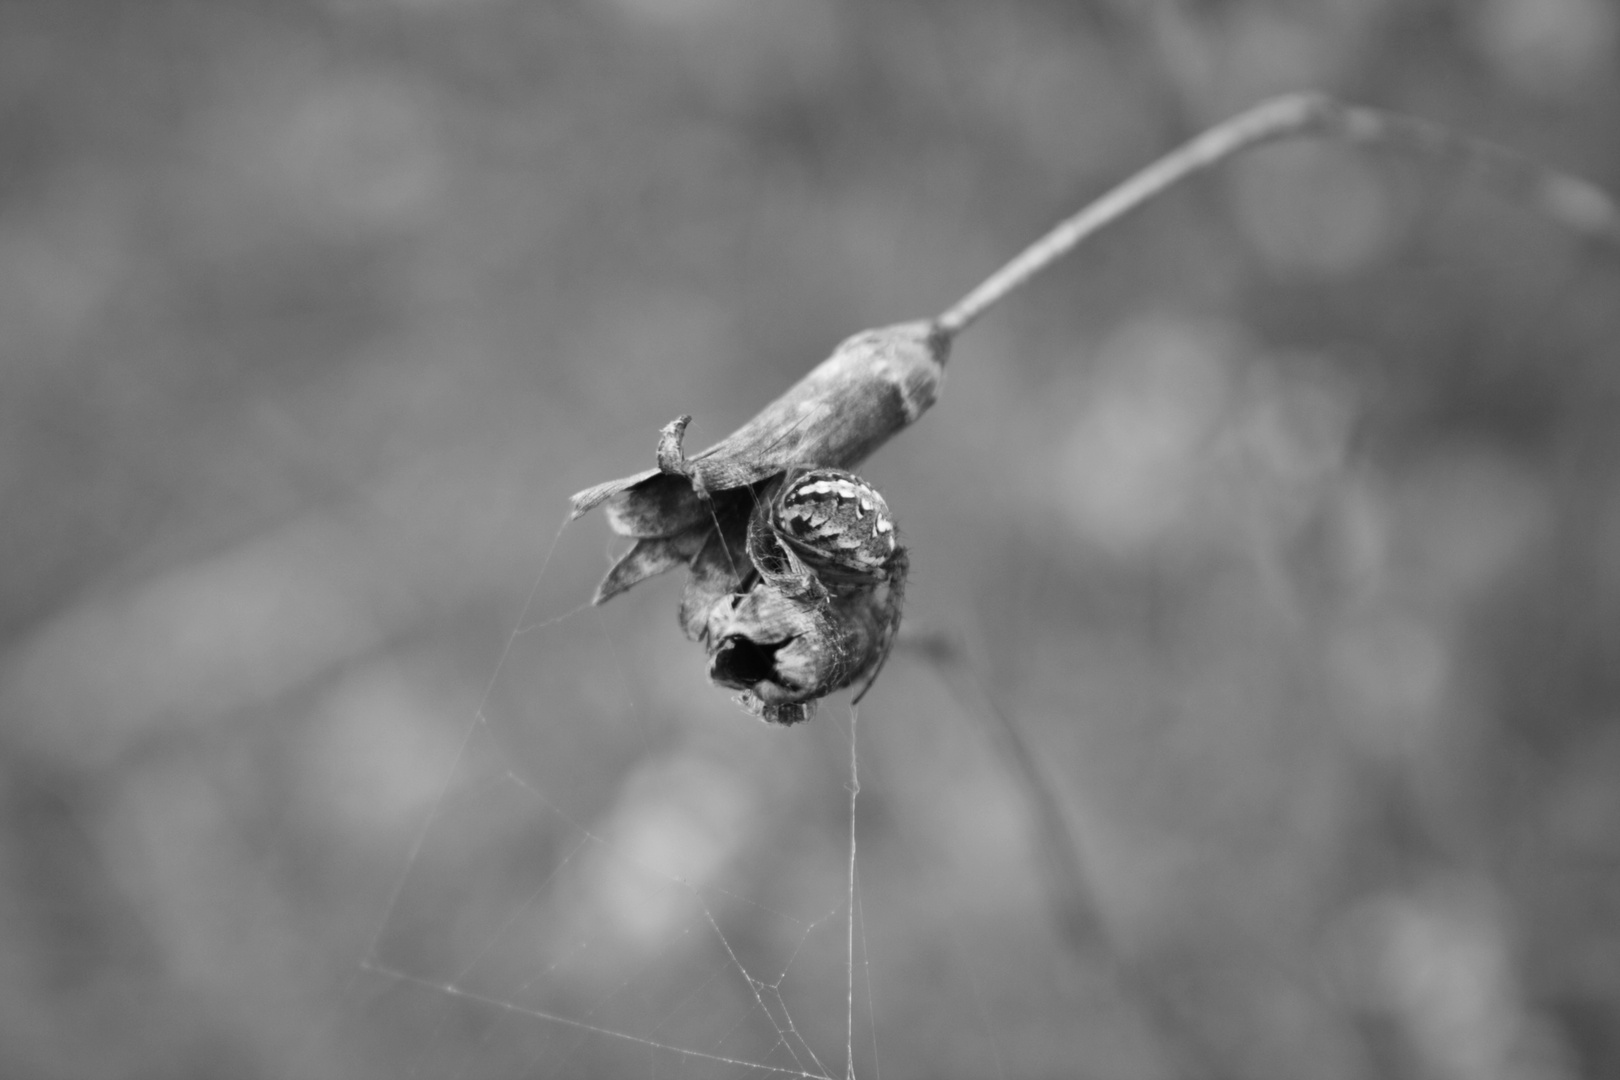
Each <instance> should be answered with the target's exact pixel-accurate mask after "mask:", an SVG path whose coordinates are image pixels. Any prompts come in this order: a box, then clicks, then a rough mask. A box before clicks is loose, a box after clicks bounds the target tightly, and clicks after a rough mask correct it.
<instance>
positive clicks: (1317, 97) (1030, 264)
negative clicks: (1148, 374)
mask: <svg viewBox="0 0 1620 1080" xmlns="http://www.w3.org/2000/svg"><path fill="white" fill-rule="evenodd" d="M1302 137H1307V138H1310V137H1314V138H1323V137H1325V138H1337V139H1342V140H1344V141H1346V142H1356V143H1369V144H1373V145H1378V146H1387V147H1391V148H1394V149H1398V150H1402V151H1406V152H1410V153H1415V154H1418V155H1420V156H1422V157H1427V158H1432V159H1435V160H1438V161H1440V162H1443V163H1449V164H1451V165H1453V166H1456V167H1458V168H1462V169H1466V170H1469V171H1473V172H1476V173H1477V174H1478V175H1479V177H1480V179H1482V180H1483V181H1484V182H1485V183H1486V184H1487V185H1488V186H1490V187H1494V188H1496V189H1498V190H1499V191H1500V192H1502V194H1504V195H1505V196H1506V197H1508V198H1510V199H1512V200H1514V201H1517V202H1522V203H1525V204H1526V205H1528V206H1529V207H1530V208H1531V209H1533V210H1535V211H1536V212H1538V213H1540V214H1543V215H1545V216H1546V217H1548V218H1550V219H1551V220H1553V221H1555V222H1557V223H1558V224H1560V225H1562V226H1563V227H1565V228H1567V229H1569V230H1570V231H1572V232H1574V233H1575V234H1576V235H1577V236H1581V237H1584V238H1586V239H1589V240H1594V241H1598V242H1601V243H1604V244H1609V245H1614V246H1620V210H1617V209H1616V207H1615V203H1614V200H1612V199H1611V198H1610V197H1609V196H1608V195H1607V194H1606V193H1605V192H1603V191H1602V190H1601V189H1599V188H1598V187H1596V186H1594V185H1593V184H1590V183H1588V182H1587V181H1585V180H1582V179H1579V178H1578V177H1574V176H1570V175H1568V174H1566V173H1561V172H1558V171H1556V170H1553V169H1548V168H1545V167H1543V166H1541V165H1538V164H1536V163H1535V162H1533V161H1531V160H1530V159H1529V158H1526V157H1524V156H1523V155H1521V154H1518V153H1516V152H1514V151H1512V150H1508V149H1507V148H1505V147H1502V146H1498V145H1496V144H1494V143H1489V142H1485V141H1483V140H1480V139H1474V138H1470V137H1468V136H1465V135H1459V134H1457V133H1455V132H1452V131H1448V130H1446V129H1445V128H1443V127H1440V126H1439V125H1437V124H1432V123H1429V122H1428V121H1425V120H1419V119H1416V118H1415V117H1410V116H1401V115H1398V114H1395V113H1389V112H1384V111H1382V110H1379V109H1369V108H1364V107H1361V106H1351V105H1345V104H1343V103H1341V102H1338V101H1335V100H1333V99H1332V98H1330V97H1327V96H1325V95H1322V94H1313V93H1304V94H1288V95H1285V96H1283V97H1276V98H1271V99H1269V100H1267V101H1263V102H1261V103H1260V104H1259V105H1256V106H1254V107H1253V108H1252V109H1249V110H1248V111H1246V112H1243V113H1240V114H1238V115H1237V116H1234V117H1232V118H1231V119H1230V120H1227V121H1225V122H1224V123H1221V124H1217V125H1216V126H1215V127H1212V128H1210V129H1209V130H1208V131H1205V132H1203V133H1202V134H1200V135H1198V136H1197V137H1195V138H1193V139H1192V140H1191V141H1190V142H1187V143H1184V144H1183V145H1182V146H1180V147H1179V148H1177V149H1175V150H1173V151H1171V152H1170V153H1169V154H1166V155H1165V156H1164V157H1162V158H1160V159H1159V160H1158V161H1155V162H1154V163H1153V164H1151V165H1149V166H1148V167H1147V168H1145V169H1143V170H1142V171H1141V172H1139V173H1137V174H1136V175H1135V176H1132V177H1131V178H1130V179H1128V180H1126V181H1125V182H1124V183H1122V184H1120V185H1119V186H1117V187H1115V188H1114V189H1113V190H1111V191H1109V192H1108V193H1107V194H1105V195H1103V196H1102V197H1101V198H1100V199H1097V200H1096V201H1095V202H1092V203H1090V204H1089V205H1087V206H1086V207H1085V208H1084V209H1082V210H1081V211H1080V212H1079V213H1077V214H1074V215H1073V216H1071V217H1067V218H1065V219H1063V220H1062V221H1060V222H1058V223H1057V225H1055V226H1053V227H1052V229H1051V230H1050V231H1048V232H1047V233H1046V235H1045V236H1042V237H1041V238H1040V239H1039V240H1037V241H1035V242H1034V243H1033V244H1031V245H1030V246H1029V247H1027V248H1025V249H1024V250H1023V251H1022V252H1020V253H1019V254H1018V255H1017V256H1016V257H1014V258H1013V260H1012V261H1011V262H1009V263H1007V264H1006V265H1005V266H1003V267H1002V268H1001V269H999V270H997V271H996V272H995V273H993V274H991V275H990V276H989V277H988V278H986V279H985V280H984V281H983V282H982V283H981V284H979V285H978V286H977V287H976V288H974V289H973V290H972V291H971V292H969V293H968V294H967V295H966V296H964V297H962V299H960V300H958V301H957V302H956V303H955V304H952V305H951V306H950V307H949V308H947V309H946V310H945V312H944V313H943V314H941V315H940V316H939V317H937V318H936V319H935V320H934V323H933V325H934V327H935V330H936V332H937V333H939V334H940V335H942V336H943V337H945V338H947V339H950V338H954V337H955V336H956V335H957V334H959V333H961V332H962V331H963V330H965V329H967V327H968V326H970V325H972V324H973V323H974V322H975V321H976V320H978V318H979V317H980V316H981V315H983V314H984V313H985V312H986V311H988V310H990V308H992V307H994V306H995V305H996V304H998V303H1000V302H1001V301H1002V300H1003V299H1005V298H1006V297H1007V296H1008V295H1010V294H1011V293H1012V292H1014V291H1015V290H1017V289H1018V288H1020V287H1021V286H1023V285H1024V284H1025V283H1026V282H1028V281H1030V280H1031V279H1032V278H1034V277H1036V276H1038V275H1039V274H1041V273H1042V272H1044V271H1045V270H1046V269H1047V268H1048V267H1050V266H1051V265H1052V264H1054V263H1056V262H1057V261H1058V260H1059V259H1061V258H1063V257H1064V256H1065V255H1067V254H1068V253H1069V252H1071V251H1073V250H1074V249H1075V248H1076V247H1078V246H1079V245H1080V244H1081V243H1082V242H1084V241H1085V240H1086V239H1088V238H1089V237H1090V236H1091V235H1092V234H1094V233H1096V232H1097V231H1098V230H1100V229H1102V228H1103V227H1104V226H1106V225H1109V224H1112V223H1113V222H1115V221H1118V220H1119V219H1120V218H1122V217H1124V216H1126V215H1127V214H1129V213H1130V212H1131V211H1133V210H1135V209H1137V208H1138V207H1140V206H1142V205H1143V204H1144V203H1146V202H1148V201H1149V200H1150V199H1153V198H1155V197H1156V196H1158V195H1160V194H1161V193H1163V192H1164V191H1166V190H1167V189H1169V188H1171V187H1174V186H1175V185H1176V184H1179V183H1181V182H1182V181H1183V180H1185V179H1187V178H1188V177H1190V176H1193V175H1196V174H1197V173H1200V172H1202V171H1204V170H1205V169H1208V168H1210V167H1212V166H1214V165H1218V164H1220V163H1221V162H1223V161H1225V160H1226V159H1227V158H1229V157H1232V156H1234V155H1236V154H1239V153H1241V152H1243V151H1245V150H1249V149H1251V148H1253V147H1257V146H1263V145H1265V144H1267V143H1272V142H1277V141H1280V140H1282V139H1290V138H1302Z"/></svg>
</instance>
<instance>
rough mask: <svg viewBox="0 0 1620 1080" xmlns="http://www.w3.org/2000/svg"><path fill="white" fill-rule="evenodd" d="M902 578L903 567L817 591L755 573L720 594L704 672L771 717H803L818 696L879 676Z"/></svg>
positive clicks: (708, 631) (786, 720) (783, 720)
mask: <svg viewBox="0 0 1620 1080" xmlns="http://www.w3.org/2000/svg"><path fill="white" fill-rule="evenodd" d="M899 559H900V560H901V562H902V563H903V562H904V560H905V552H904V550H903V549H902V550H901V552H900V554H899ZM903 580H904V574H903V568H901V572H899V573H896V575H895V576H894V579H893V580H892V581H886V582H883V583H881V584H878V585H873V586H869V587H865V588H856V589H849V590H846V591H844V592H842V593H840V594H833V595H827V596H824V597H823V598H822V599H810V598H807V597H805V596H802V595H795V594H794V593H791V592H789V591H787V590H785V589H783V588H780V587H778V586H776V585H773V584H771V583H770V582H768V581H760V582H758V583H756V584H755V585H754V587H753V588H752V589H750V590H749V591H748V592H746V593H734V594H732V595H731V596H728V597H725V598H723V599H721V600H720V601H719V602H717V603H716V604H714V606H713V607H711V608H710V610H709V618H708V622H707V625H706V627H705V634H704V636H705V639H706V641H707V642H708V648H709V678H711V679H712V680H714V681H715V682H716V683H719V684H720V685H721V686H729V687H731V688H733V689H736V690H740V691H742V693H740V694H739V695H738V696H737V702H738V703H739V704H740V705H742V706H743V707H744V708H746V709H747V710H748V711H749V712H751V713H753V714H754V715H756V716H759V717H761V718H762V719H764V720H767V721H770V722H771V723H777V724H795V723H798V722H799V721H801V720H804V719H806V718H808V717H809V716H810V714H811V713H812V712H813V711H814V707H815V701H816V699H818V698H821V697H825V696H826V695H828V694H830V693H832V692H833V691H835V690H841V689H843V688H844V687H846V686H849V685H851V684H853V683H855V682H856V681H857V680H859V679H861V678H863V677H864V678H866V680H867V685H868V686H870V685H871V680H872V679H875V678H876V677H877V673H878V671H879V670H880V669H881V668H882V666H883V662H884V660H885V659H887V657H888V654H889V649H890V647H891V646H892V645H893V643H894V634H895V631H896V629H897V628H898V626H899V622H900V605H901V600H902V596H901V593H902V585H901V582H902V581H903ZM864 692H865V690H864V688H863V690H862V693H864Z"/></svg>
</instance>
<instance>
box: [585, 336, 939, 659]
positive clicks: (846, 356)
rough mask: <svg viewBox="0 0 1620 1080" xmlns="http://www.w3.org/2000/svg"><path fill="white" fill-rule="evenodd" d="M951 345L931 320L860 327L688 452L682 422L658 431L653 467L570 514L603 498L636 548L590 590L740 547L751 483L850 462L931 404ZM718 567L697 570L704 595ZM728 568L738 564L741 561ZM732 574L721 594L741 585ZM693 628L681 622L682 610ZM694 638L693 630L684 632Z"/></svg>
mask: <svg viewBox="0 0 1620 1080" xmlns="http://www.w3.org/2000/svg"><path fill="white" fill-rule="evenodd" d="M948 345H949V340H948V338H947V337H945V336H944V335H943V334H941V333H939V332H938V331H937V330H936V329H935V327H934V326H933V324H931V323H905V324H902V325H899V326H891V327H887V328H885V329H881V330H868V331H865V332H863V333H860V334H856V335H855V336H854V337H852V338H850V339H849V340H847V341H845V342H844V343H843V344H842V345H840V346H839V347H838V349H837V350H836V351H835V352H834V353H833V355H832V356H831V357H829V358H828V359H827V360H824V361H822V363H820V364H819V365H817V366H816V367H815V368H814V369H812V370H811V371H810V372H809V373H808V374H807V375H805V377H804V378H802V379H800V380H799V381H798V382H797V383H795V384H794V385H793V386H792V387H790V388H789V389H788V391H787V392H786V393H784V394H783V395H782V396H781V397H779V398H777V399H776V400H775V401H773V402H771V403H770V404H769V405H767V406H765V408H763V409H761V410H760V412H759V413H758V415H756V416H755V417H754V418H753V419H752V420H750V421H748V423H746V424H744V425H743V426H742V427H740V428H738V429H737V430H736V431H735V432H733V433H732V434H731V435H730V436H728V437H727V438H725V439H722V440H721V441H720V442H719V443H716V444H715V445H714V446H712V447H710V448H709V449H707V450H705V451H703V452H702V453H701V454H698V455H697V456H695V457H687V456H685V454H684V453H683V451H682V450H681V437H682V435H683V434H684V433H685V430H686V424H687V422H688V421H689V419H690V418H689V417H681V418H680V419H678V420H676V421H674V422H673V423H671V424H669V425H668V426H666V427H665V428H664V431H663V433H662V436H661V438H660V440H659V446H658V467H657V468H655V469H649V470H647V471H645V472H640V473H636V474H635V475H633V476H626V477H622V478H620V479H618V480H612V481H609V482H608V483H605V484H598V485H597V486H596V487H593V488H588V489H586V490H585V491H581V492H580V493H579V494H577V495H575V496H574V497H573V505H574V511H573V516H574V517H576V518H577V517H579V516H580V515H582V514H585V513H587V512H588V511H590V510H591V509H592V508H594V507H596V506H600V505H602V504H603V503H606V504H607V505H606V507H605V508H604V509H605V512H606V514H607V519H608V525H609V526H610V527H611V528H612V529H613V531H614V532H616V533H619V534H620V535H621V536H628V537H632V538H634V539H635V541H636V543H635V544H634V545H633V546H632V547H631V548H630V550H629V551H627V552H626V553H625V554H624V555H623V556H622V557H621V558H620V559H619V561H618V563H616V564H615V565H614V566H613V568H612V569H610V570H609V571H608V574H607V577H606V578H605V579H604V580H603V582H602V584H601V586H600V587H599V588H598V589H597V592H596V597H595V602H596V603H602V602H603V601H605V600H607V599H609V598H610V597H612V596H614V595H616V594H617V593H620V592H622V591H624V590H625V589H628V588H630V587H631V586H632V585H634V584H636V583H637V582H639V581H644V580H646V579H647V578H649V577H653V576H654V575H657V574H661V573H663V572H664V571H666V570H671V569H673V568H675V567H676V566H680V565H683V564H684V565H688V566H692V567H693V570H694V575H697V574H698V573H699V569H698V563H699V562H701V561H704V560H705V558H706V555H705V553H706V552H709V551H710V538H711V534H716V533H718V535H719V537H720V540H721V544H720V548H719V552H720V553H721V554H724V553H725V552H730V553H733V554H734V553H736V552H740V551H742V550H743V546H744V543H745V542H746V539H747V520H748V514H749V513H750V512H751V511H752V509H753V507H754V505H755V503H756V502H757V500H758V498H759V496H760V494H761V489H762V488H763V487H764V486H765V485H767V484H769V483H770V482H772V481H774V480H776V479H777V478H778V477H780V476H782V475H783V474H784V473H785V472H787V471H788V470H790V469H795V468H805V469H809V468H815V467H818V466H831V467H834V468H841V469H843V468H850V467H852V466H854V465H856V464H858V463H860V462H861V461H862V460H864V459H865V458H866V456H867V455H868V454H870V453H871V452H872V451H873V450H876V449H877V448H878V447H879V446H881V445H882V444H883V443H884V442H886V441H887V440H888V439H889V438H890V437H891V436H892V435H894V434H895V433H896V432H898V431H900V430H901V429H903V428H905V427H906V426H907V425H908V424H910V423H911V422H912V421H914V420H916V419H917V418H918V417H919V416H921V415H922V414H923V413H924V412H925V411H927V409H928V407H929V406H931V405H932V404H933V403H934V400H935V398H936V397H937V396H938V393H939V385H940V381H941V379H942V378H943V377H944V362H945V357H946V350H947V348H948ZM716 569H717V566H716V563H715V560H713V559H708V565H707V566H706V567H705V568H704V569H703V570H702V571H701V573H702V574H703V575H704V576H705V579H706V581H707V584H706V585H701V586H700V588H701V589H703V590H704V591H712V586H713V584H714V581H715V580H716V579H718V578H719V577H720V576H723V575H720V574H717V573H716ZM737 569H739V570H742V571H746V569H747V567H746V566H739V567H737ZM740 584H741V575H737V578H736V581H735V583H734V584H733V587H732V588H731V589H728V590H726V591H727V592H730V591H735V589H736V588H738V587H740ZM682 621H683V624H685V625H687V626H688V633H691V623H690V622H689V621H688V620H687V619H685V618H684V617H683V620H682ZM694 636H695V635H694Z"/></svg>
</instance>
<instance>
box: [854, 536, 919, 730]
mask: <svg viewBox="0 0 1620 1080" xmlns="http://www.w3.org/2000/svg"><path fill="white" fill-rule="evenodd" d="M910 569H911V558H910V556H908V555H907V554H906V549H905V548H904V547H896V548H895V549H894V557H893V558H892V559H891V560H890V561H889V596H888V599H887V600H886V601H885V602H884V603H885V605H886V606H887V607H888V609H889V619H888V623H887V625H885V626H884V628H883V639H882V641H880V642H879V643H878V657H877V661H876V662H875V663H874V664H873V665H872V673H871V674H870V675H868V676H867V677H866V682H865V683H863V684H862V685H861V688H860V689H859V690H857V691H856V692H855V697H854V698H853V699H852V700H851V701H850V704H851V705H859V704H860V703H861V698H863V697H865V696H866V692H867V691H868V690H870V689H872V684H873V683H875V682H877V677H878V676H879V675H880V674H882V673H883V665H884V664H887V663H888V662H889V653H890V652H892V651H893V650H894V639H895V638H896V636H898V635H899V632H900V615H901V612H902V611H903V610H904V608H905V599H906V595H905V594H906V574H907V572H908V571H909V570H910Z"/></svg>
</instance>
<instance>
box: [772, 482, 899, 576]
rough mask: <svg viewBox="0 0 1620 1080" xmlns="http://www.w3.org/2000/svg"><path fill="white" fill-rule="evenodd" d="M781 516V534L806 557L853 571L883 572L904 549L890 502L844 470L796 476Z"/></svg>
mask: <svg viewBox="0 0 1620 1080" xmlns="http://www.w3.org/2000/svg"><path fill="white" fill-rule="evenodd" d="M776 518H777V520H776V522H775V525H776V529H777V533H778V535H779V536H781V537H782V538H783V539H784V540H787V541H789V542H790V543H792V544H793V545H794V547H796V548H797V549H798V550H799V551H800V552H801V553H802V554H804V555H808V556H810V557H812V558H816V559H821V560H825V561H826V562H829V563H833V564H835V565H838V566H842V567H846V568H848V569H850V570H857V571H864V572H867V573H874V574H876V573H881V572H882V571H883V569H884V567H886V566H887V565H888V564H889V562H890V560H891V559H893V558H894V553H895V549H896V547H897V546H898V541H897V540H896V539H895V535H894V519H893V518H891V517H890V516H889V504H888V503H886V502H884V501H883V496H882V495H880V494H878V491H877V489H876V488H874V487H872V485H870V484H868V483H867V482H866V481H864V480H862V479H861V478H860V477H858V476H856V475H854V474H853V473H847V472H844V471H843V470H842V469H813V470H811V471H810V472H807V473H804V474H803V475H801V476H798V477H795V478H794V479H793V481H792V483H790V484H789V485H788V487H787V489H786V490H785V491H783V492H782V495H781V498H780V500H779V501H778V503H777V508H776Z"/></svg>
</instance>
